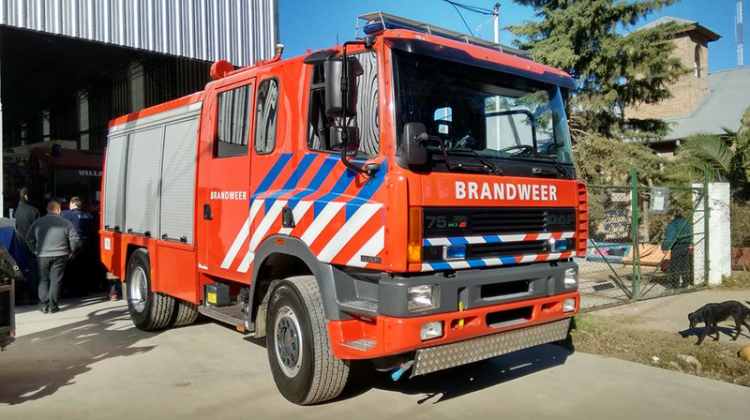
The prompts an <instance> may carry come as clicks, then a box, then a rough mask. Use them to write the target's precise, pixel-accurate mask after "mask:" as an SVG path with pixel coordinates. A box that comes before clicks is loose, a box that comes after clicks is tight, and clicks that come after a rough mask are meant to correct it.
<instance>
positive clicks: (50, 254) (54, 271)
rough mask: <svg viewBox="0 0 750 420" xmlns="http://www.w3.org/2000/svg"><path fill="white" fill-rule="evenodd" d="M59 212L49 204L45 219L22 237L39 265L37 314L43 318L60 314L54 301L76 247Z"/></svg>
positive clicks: (71, 229) (73, 232)
mask: <svg viewBox="0 0 750 420" xmlns="http://www.w3.org/2000/svg"><path fill="white" fill-rule="evenodd" d="M60 212H61V208H60V202H58V201H56V200H50V202H49V203H48V204H47V215H46V216H44V217H42V218H41V219H38V220H37V221H35V222H34V223H32V225H31V227H30V228H29V232H28V233H27V234H26V242H27V244H28V245H29V249H31V251H32V252H33V253H34V254H35V255H36V257H37V261H38V265H39V300H40V301H41V302H40V303H39V310H40V311H41V312H42V313H45V314H46V313H50V312H51V313H55V312H58V311H59V310H60V308H59V306H58V301H59V299H60V286H61V283H62V278H63V275H64V274H65V266H66V265H67V263H68V259H70V257H71V255H73V254H74V253H75V251H76V249H77V247H78V234H77V233H76V230H75V228H74V227H73V224H72V223H70V222H69V221H67V220H65V219H63V218H62V216H60Z"/></svg>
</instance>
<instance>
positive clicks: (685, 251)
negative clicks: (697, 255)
mask: <svg viewBox="0 0 750 420" xmlns="http://www.w3.org/2000/svg"><path fill="white" fill-rule="evenodd" d="M672 214H673V215H674V218H673V219H672V221H671V222H669V224H668V225H667V232H666V234H665V236H664V242H663V243H662V244H661V249H662V251H665V252H666V251H670V250H671V251H672V256H671V258H670V260H669V266H668V267H667V283H668V285H669V286H672V287H688V285H692V284H693V261H692V256H691V255H690V245H691V244H692V242H693V229H692V226H691V224H690V222H689V221H687V219H685V218H684V217H682V214H681V213H680V211H679V210H678V209H674V210H672ZM680 279H682V282H681V283H680Z"/></svg>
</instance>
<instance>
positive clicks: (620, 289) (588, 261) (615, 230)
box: [578, 169, 708, 311]
mask: <svg viewBox="0 0 750 420" xmlns="http://www.w3.org/2000/svg"><path fill="white" fill-rule="evenodd" d="M631 179H632V180H633V181H632V182H631V185H589V186H588V193H589V241H588V250H587V253H586V255H585V256H579V258H578V265H579V290H580V292H581V308H582V310H584V311H587V310H593V309H597V308H603V307H608V306H615V305H621V304H625V303H629V302H634V301H637V300H641V299H648V298H653V297H659V296H665V295H671V294H675V293H681V292H685V291H690V290H694V289H696V288H699V287H702V286H705V285H706V283H707V276H706V274H707V273H708V259H707V249H706V244H707V241H706V238H707V236H708V223H707V222H708V212H707V211H705V210H704V209H705V208H707V207H706V204H707V202H706V201H707V200H706V197H707V195H706V194H707V188H708V183H707V182H704V184H702V185H700V186H649V187H644V186H639V185H638V184H637V182H636V181H635V180H636V179H637V173H636V172H635V169H633V170H632V171H631Z"/></svg>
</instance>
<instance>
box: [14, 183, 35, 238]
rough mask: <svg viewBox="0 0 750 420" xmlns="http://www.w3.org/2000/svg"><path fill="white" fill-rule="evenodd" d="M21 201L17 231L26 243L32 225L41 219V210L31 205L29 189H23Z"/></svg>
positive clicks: (17, 218) (16, 213)
mask: <svg viewBox="0 0 750 420" xmlns="http://www.w3.org/2000/svg"><path fill="white" fill-rule="evenodd" d="M19 198H20V200H19V201H18V207H16V212H15V217H16V230H17V231H18V233H19V236H20V237H21V239H23V241H24V242H25V241H26V233H28V231H29V228H30V227H31V224H32V223H34V222H35V221H36V219H38V218H39V210H37V208H36V207H34V206H32V205H31V204H29V189H28V188H21V192H20V197H19Z"/></svg>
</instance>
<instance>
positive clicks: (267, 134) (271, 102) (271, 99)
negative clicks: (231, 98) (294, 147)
mask: <svg viewBox="0 0 750 420" xmlns="http://www.w3.org/2000/svg"><path fill="white" fill-rule="evenodd" d="M278 103H279V81H278V80H276V79H268V80H264V81H263V83H261V84H260V87H258V103H257V104H256V112H255V151H256V152H258V154H266V153H271V152H273V149H274V147H276V120H277V119H278V114H279V113H278Z"/></svg>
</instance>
